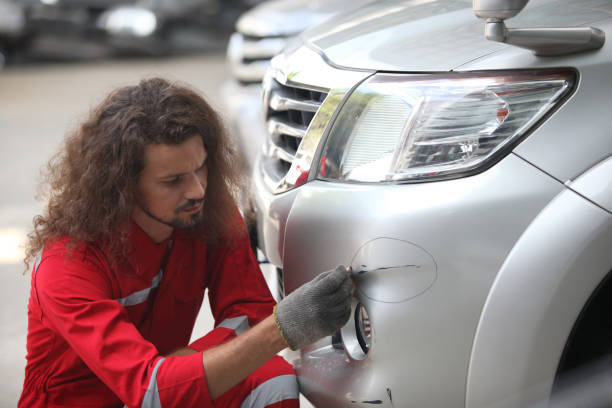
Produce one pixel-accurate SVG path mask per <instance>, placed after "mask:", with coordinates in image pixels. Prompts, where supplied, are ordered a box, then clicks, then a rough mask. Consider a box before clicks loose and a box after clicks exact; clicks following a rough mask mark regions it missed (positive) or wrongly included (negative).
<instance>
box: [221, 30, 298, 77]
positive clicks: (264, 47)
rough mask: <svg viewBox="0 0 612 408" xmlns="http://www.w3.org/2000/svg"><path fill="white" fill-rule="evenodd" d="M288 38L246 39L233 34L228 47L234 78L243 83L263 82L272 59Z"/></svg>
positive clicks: (238, 34)
mask: <svg viewBox="0 0 612 408" xmlns="http://www.w3.org/2000/svg"><path fill="white" fill-rule="evenodd" d="M286 42H287V39H286V38H283V37H275V38H261V39H252V38H245V36H244V35H243V34H242V33H239V32H236V33H233V34H232V35H231V37H230V40H229V43H228V46H227V58H228V60H229V63H230V68H231V70H232V74H233V75H234V77H235V78H236V79H237V80H239V81H242V82H261V80H262V78H263V77H264V74H265V72H266V70H267V69H268V67H269V66H270V59H271V58H272V57H273V56H274V55H276V54H278V53H279V52H281V51H282V49H283V47H284V46H285V43H286Z"/></svg>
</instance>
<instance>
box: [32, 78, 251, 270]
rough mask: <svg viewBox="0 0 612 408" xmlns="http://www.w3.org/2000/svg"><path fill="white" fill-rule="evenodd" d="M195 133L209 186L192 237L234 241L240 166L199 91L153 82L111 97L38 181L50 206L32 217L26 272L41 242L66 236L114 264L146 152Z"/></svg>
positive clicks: (126, 245)
mask: <svg viewBox="0 0 612 408" xmlns="http://www.w3.org/2000/svg"><path fill="white" fill-rule="evenodd" d="M196 135H197V136H200V137H201V138H202V141H203V142H204V146H205V147H206V150H207V152H208V159H207V160H208V166H207V167H208V186H207V189H206V191H207V193H206V200H205V203H204V215H203V216H204V218H203V221H202V223H200V224H199V225H198V227H197V230H195V231H193V232H194V233H195V234H197V235H200V236H201V237H202V238H204V239H206V240H207V241H208V242H209V243H211V244H213V245H214V244H216V243H219V242H222V241H227V240H228V239H231V237H232V235H233V234H234V232H235V230H236V227H237V225H236V222H235V220H236V208H237V207H236V206H237V204H236V202H237V198H238V196H239V194H240V191H241V189H243V188H244V187H245V183H244V179H243V177H242V175H243V167H242V163H244V161H243V160H241V158H240V156H239V153H238V151H237V150H236V149H234V147H233V145H232V143H231V141H230V139H229V137H228V136H227V134H226V132H225V129H224V127H223V124H222V122H221V120H220V118H219V116H218V115H217V113H216V112H215V111H214V110H213V109H212V108H211V107H210V105H209V104H208V103H207V102H206V101H205V100H204V99H203V97H202V96H200V95H199V94H198V92H196V91H194V90H192V89H190V88H189V87H187V86H185V85H182V84H177V83H170V82H168V81H167V80H165V79H162V78H151V79H145V80H142V81H140V83H139V84H138V85H136V86H127V87H123V88H119V89H117V90H115V91H113V92H111V94H110V95H109V96H108V97H107V98H106V99H105V100H104V101H103V102H102V103H101V104H100V105H99V106H98V107H97V108H95V109H94V110H93V111H92V112H91V113H90V115H89V117H88V118H87V119H86V120H85V121H84V122H83V123H82V124H81V125H80V127H79V128H78V129H76V131H74V132H72V133H71V134H68V136H67V137H66V139H65V145H64V146H63V148H62V149H61V150H60V151H59V152H58V153H57V154H56V155H55V156H54V157H53V158H52V159H51V160H50V161H49V163H48V165H47V172H46V174H45V176H44V178H43V180H42V183H41V187H43V189H42V195H43V196H44V197H45V198H46V199H47V200H48V203H47V207H46V210H45V212H44V214H43V215H38V216H36V217H35V218H34V220H33V224H34V228H33V230H32V232H31V233H30V234H29V235H28V243H27V246H26V252H25V259H24V263H25V265H26V269H28V268H29V267H30V265H31V263H32V261H33V260H34V258H35V257H36V254H37V253H38V252H39V251H40V250H42V248H43V247H44V246H45V244H46V243H48V242H51V241H53V240H56V239H59V238H61V237H64V236H68V237H70V241H71V242H72V244H73V245H75V244H76V243H77V242H86V243H92V242H100V241H102V242H104V243H105V245H108V246H109V247H110V248H109V249H110V252H111V254H112V259H111V262H112V263H115V262H116V261H118V259H119V258H120V257H122V256H124V255H125V254H126V253H127V249H128V248H129V242H128V225H129V219H130V214H131V211H132V208H133V205H134V204H135V203H136V186H137V181H138V177H139V175H140V173H141V171H142V170H143V168H144V151H145V147H146V146H147V145H150V144H174V145H175V144H180V143H182V142H184V141H185V140H187V139H189V138H190V137H193V136H196Z"/></svg>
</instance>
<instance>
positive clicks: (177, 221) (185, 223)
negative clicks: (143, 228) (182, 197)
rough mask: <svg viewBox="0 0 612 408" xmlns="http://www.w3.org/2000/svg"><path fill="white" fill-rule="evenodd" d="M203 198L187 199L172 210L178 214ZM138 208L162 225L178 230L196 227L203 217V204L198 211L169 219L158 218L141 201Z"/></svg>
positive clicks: (202, 200) (200, 201)
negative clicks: (185, 216) (183, 216)
mask: <svg viewBox="0 0 612 408" xmlns="http://www.w3.org/2000/svg"><path fill="white" fill-rule="evenodd" d="M203 202H204V199H203V198H202V199H199V200H189V201H187V202H186V203H185V204H183V205H181V206H180V207H178V208H177V209H175V210H174V212H175V213H176V214H179V213H180V212H181V211H183V210H185V209H187V208H190V207H193V206H194V205H197V204H199V203H203ZM140 208H141V209H142V211H143V212H144V213H145V214H147V215H148V216H149V217H151V218H153V219H154V220H155V221H157V222H160V223H162V224H164V225H167V226H169V227H172V228H176V229H179V230H189V229H192V228H194V227H196V226H197V225H198V224H200V223H201V222H202V219H203V218H204V206H202V208H201V209H200V211H198V212H196V213H194V214H191V215H190V216H189V217H188V218H186V219H185V218H179V217H178V216H177V217H174V218H172V219H171V220H164V219H163V218H160V217H158V216H156V215H154V214H153V213H152V212H151V211H149V209H148V208H147V207H146V206H144V205H143V204H142V203H141V204H140Z"/></svg>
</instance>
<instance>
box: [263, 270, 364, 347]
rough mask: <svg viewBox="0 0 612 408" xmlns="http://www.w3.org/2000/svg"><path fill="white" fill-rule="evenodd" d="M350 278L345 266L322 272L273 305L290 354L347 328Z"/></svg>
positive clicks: (350, 288) (351, 287) (351, 286)
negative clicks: (345, 326) (344, 327)
mask: <svg viewBox="0 0 612 408" xmlns="http://www.w3.org/2000/svg"><path fill="white" fill-rule="evenodd" d="M349 275H350V272H349V270H348V269H347V268H346V267H344V266H338V267H337V268H336V269H334V270H332V271H327V272H323V273H321V274H320V275H318V276H317V277H315V278H314V279H313V280H312V281H310V282H308V283H305V284H304V285H302V286H300V287H299V288H298V289H296V290H295V291H294V292H292V293H291V294H290V295H289V296H287V297H286V298H284V299H283V300H281V302H280V303H279V304H278V305H276V307H275V308H274V318H275V320H276V324H277V326H278V329H279V330H280V332H281V334H282V336H283V338H284V339H285V341H286V342H287V345H288V346H289V347H290V348H291V349H292V350H297V349H300V348H302V347H304V346H306V345H308V344H310V343H313V342H315V341H317V340H319V339H320V338H322V337H325V336H329V335H331V334H333V333H334V332H336V331H337V330H338V329H340V328H341V327H342V326H344V325H345V324H346V322H347V321H348V319H349V316H350V314H351V291H352V289H353V281H352V280H351V278H350V276H349Z"/></svg>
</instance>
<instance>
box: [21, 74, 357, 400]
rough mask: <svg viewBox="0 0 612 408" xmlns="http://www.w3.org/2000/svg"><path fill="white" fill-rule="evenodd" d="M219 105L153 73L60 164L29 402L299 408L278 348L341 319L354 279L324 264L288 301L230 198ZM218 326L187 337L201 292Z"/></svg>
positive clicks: (37, 231) (230, 168)
mask: <svg viewBox="0 0 612 408" xmlns="http://www.w3.org/2000/svg"><path fill="white" fill-rule="evenodd" d="M239 165H240V160H239V158H238V157H237V156H236V153H235V151H234V150H233V149H232V148H231V147H230V144H229V143H228V139H227V136H226V135H225V133H224V131H223V127H222V124H221V122H220V120H219V118H218V116H217V115H216V113H215V112H214V111H213V110H212V109H211V108H210V106H209V105H208V104H207V103H206V102H205V101H204V99H203V98H202V97H201V96H199V95H198V93H196V92H194V91H192V90H190V89H189V88H187V87H185V86H182V85H177V84H173V83H169V82H168V81H166V80H163V79H159V78H153V79H148V80H143V81H141V82H140V83H139V84H138V85H136V86H128V87H123V88H119V89H118V90H116V91H114V92H112V93H111V94H110V95H109V96H108V97H107V98H106V99H105V100H104V101H103V102H102V103H101V104H100V105H99V106H98V107H97V108H96V109H95V110H94V111H93V112H92V113H91V114H90V115H89V117H88V118H87V120H85V121H84V123H82V124H81V126H80V127H79V128H78V129H77V130H76V131H74V132H73V133H72V134H70V135H69V137H67V139H66V142H65V146H64V148H63V149H62V150H61V151H60V152H59V153H58V155H57V156H55V158H54V159H52V160H51V162H50V163H49V168H48V170H49V171H48V174H47V179H46V181H47V183H46V186H47V187H48V188H47V195H46V198H47V199H48V202H47V206H46V210H45V212H44V214H43V215H41V216H37V217H36V218H35V219H34V229H33V232H32V233H31V234H30V236H29V242H28V246H27V248H26V260H25V261H26V265H33V268H32V285H31V292H30V301H29V305H28V336H27V357H26V358H27V365H26V375H25V381H24V387H23V392H22V395H21V398H20V400H19V406H20V407H43V406H44V407H66V406H78V407H86V406H87V407H121V406H124V404H125V405H126V406H129V407H195V406H197V407H212V406H216V407H239V406H240V407H296V406H298V405H299V403H298V399H297V398H298V387H297V382H296V378H295V373H294V371H293V368H292V367H291V366H290V365H289V364H288V363H287V362H286V361H285V360H283V359H282V358H281V357H279V356H277V355H276V353H278V352H279V351H281V350H282V349H284V348H285V347H287V346H289V347H290V348H292V349H298V348H301V347H303V346H304V345H307V344H309V343H311V342H313V341H316V340H318V339H320V338H322V337H324V336H327V335H330V334H332V333H334V332H335V331H337V330H338V329H339V328H340V327H342V326H343V325H344V324H345V323H346V321H347V320H348V317H349V314H350V298H351V290H352V281H351V279H350V271H348V270H347V269H346V268H344V267H338V268H336V270H331V271H327V272H323V273H322V274H320V275H319V276H317V277H316V278H315V279H314V280H312V281H311V282H308V283H306V284H305V285H303V286H302V287H300V288H298V289H297V290H296V291H294V292H293V293H292V294H290V295H289V296H287V297H286V298H284V299H283V300H282V301H281V302H280V303H279V304H278V305H275V302H274V300H273V298H272V296H271V295H270V292H269V290H268V288H267V286H266V284H265V281H264V280H263V278H262V276H261V272H260V271H259V267H258V265H257V262H256V260H255V259H254V256H253V254H252V252H251V250H250V245H249V239H248V235H247V233H246V228H245V225H244V221H243V219H242V217H241V216H240V213H239V212H238V210H237V205H236V200H235V196H236V195H237V194H239V192H240V189H241V187H242V182H241V178H240V172H239ZM206 288H208V291H209V299H210V305H211V309H212V313H213V315H214V318H215V329H213V330H212V331H211V332H209V333H207V334H206V335H204V336H203V337H202V338H200V339H199V340H197V341H195V342H193V343H192V344H188V342H189V339H190V336H191V331H192V330H193V326H194V322H195V319H196V315H197V314H198V311H199V309H200V305H201V303H202V299H203V296H204V291H205V289H206Z"/></svg>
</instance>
